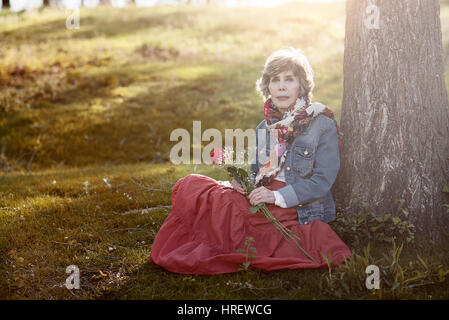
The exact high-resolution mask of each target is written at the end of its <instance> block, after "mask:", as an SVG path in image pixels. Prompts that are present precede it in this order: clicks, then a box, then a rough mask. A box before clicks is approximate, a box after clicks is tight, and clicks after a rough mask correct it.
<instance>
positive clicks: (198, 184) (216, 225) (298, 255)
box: [149, 174, 351, 274]
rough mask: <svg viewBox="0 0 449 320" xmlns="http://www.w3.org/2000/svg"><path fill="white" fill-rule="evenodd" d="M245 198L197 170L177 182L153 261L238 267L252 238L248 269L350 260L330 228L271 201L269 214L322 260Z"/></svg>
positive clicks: (172, 267)
mask: <svg viewBox="0 0 449 320" xmlns="http://www.w3.org/2000/svg"><path fill="white" fill-rule="evenodd" d="M284 186H285V183H284V182H281V181H277V180H273V182H272V183H271V184H269V185H266V186H265V187H266V188H268V189H270V190H277V189H279V188H282V187H284ZM249 206H251V204H250V203H249V201H248V200H247V199H246V198H245V196H243V195H241V194H240V193H238V192H237V191H235V190H233V189H231V188H228V187H226V186H223V185H221V184H219V182H218V181H216V180H214V179H212V178H210V177H207V176H204V175H199V174H189V175H188V176H186V177H184V178H181V179H180V180H178V181H177V182H176V184H175V185H174V187H173V193H172V210H171V212H170V215H169V216H168V217H167V219H166V220H165V222H164V223H163V225H162V227H161V229H160V230H159V232H158V234H157V236H156V238H155V240H154V243H153V245H152V248H151V253H150V257H149V262H153V263H156V264H158V265H159V266H161V267H163V268H165V269H167V270H169V271H172V272H176V273H183V274H220V273H230V272H236V271H238V268H239V267H240V266H241V265H242V263H243V262H245V260H246V259H245V253H239V252H237V249H245V248H246V246H245V240H246V239H247V238H248V237H252V238H254V240H255V241H254V242H252V246H253V247H255V248H256V253H253V252H251V251H250V253H252V254H254V255H255V256H256V258H255V259H250V261H251V265H250V268H251V267H252V268H259V269H263V270H278V269H305V268H319V267H327V263H326V261H325V260H324V259H323V256H322V255H325V256H328V254H330V255H331V263H332V266H336V265H338V264H340V263H342V262H343V261H344V258H349V256H350V255H351V251H350V249H349V248H348V247H347V246H346V245H345V244H344V242H343V241H342V240H341V239H340V238H339V237H338V235H337V234H336V233H335V232H334V231H333V230H332V229H331V228H330V227H329V225H328V224H326V223H324V222H321V221H318V220H314V221H312V222H311V223H310V224H307V225H300V224H299V222H298V215H297V212H296V209H295V207H292V208H281V207H278V206H276V205H274V204H268V205H267V207H268V209H269V210H270V212H271V213H272V214H273V215H274V216H275V217H276V218H277V219H278V220H279V221H280V222H281V223H283V224H284V225H285V226H286V227H287V228H289V229H290V230H291V231H293V232H294V233H295V234H296V235H298V236H299V238H300V240H299V241H298V243H299V244H300V245H301V246H302V247H303V248H304V249H305V250H306V251H307V252H308V253H309V254H310V255H311V256H312V257H313V258H314V259H315V260H316V261H317V262H318V264H316V263H315V262H313V261H312V260H311V259H310V258H308V257H307V256H306V255H305V254H304V253H303V252H301V251H300V249H299V248H298V247H297V246H296V245H295V244H294V242H292V241H287V240H286V239H285V238H283V236H282V235H281V234H280V233H279V231H278V230H277V229H276V228H275V226H274V225H273V224H272V222H270V221H269V220H268V219H267V218H266V217H265V216H263V215H262V214H260V213H251V212H250V211H249V210H248V207H249Z"/></svg>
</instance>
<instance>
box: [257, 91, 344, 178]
mask: <svg viewBox="0 0 449 320" xmlns="http://www.w3.org/2000/svg"><path fill="white" fill-rule="evenodd" d="M319 114H323V115H325V116H327V117H329V118H331V119H332V120H334V123H335V125H336V127H337V132H338V138H339V140H341V139H342V138H343V133H342V131H341V129H340V127H339V126H338V125H337V121H336V120H335V118H334V113H333V112H332V110H331V109H329V108H327V107H326V106H325V105H322V104H321V103H318V102H315V103H311V102H310V99H309V98H308V97H299V98H298V99H297V100H296V102H295V103H294V104H292V105H291V106H289V107H288V109H287V111H286V112H284V113H282V112H281V111H280V110H279V109H278V108H277V107H276V106H275V105H274V104H273V102H272V101H271V98H269V99H268V100H267V101H266V102H265V104H264V115H265V120H266V124H267V129H268V130H270V137H271V139H274V141H275V143H274V146H273V148H272V149H270V155H269V158H268V161H267V162H266V163H265V164H264V165H262V166H261V167H260V169H259V172H258V173H257V175H256V177H255V185H256V187H259V186H262V185H265V184H269V183H270V182H271V181H273V179H274V178H275V177H276V175H277V174H278V173H279V172H280V171H281V169H282V167H283V165H284V163H285V159H286V156H287V153H288V150H289V149H290V146H291V144H292V142H293V140H294V139H295V137H296V136H297V135H300V134H302V133H303V132H304V130H305V129H306V128H307V127H308V125H309V124H310V122H311V121H312V120H313V119H314V118H315V117H317V116H318V115H319ZM306 152H307V151H306Z"/></svg>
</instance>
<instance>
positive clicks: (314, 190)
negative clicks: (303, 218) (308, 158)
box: [277, 121, 340, 208]
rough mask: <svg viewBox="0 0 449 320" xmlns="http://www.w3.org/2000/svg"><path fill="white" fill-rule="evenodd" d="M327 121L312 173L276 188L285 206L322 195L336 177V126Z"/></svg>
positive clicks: (304, 202)
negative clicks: (307, 176)
mask: <svg viewBox="0 0 449 320" xmlns="http://www.w3.org/2000/svg"><path fill="white" fill-rule="evenodd" d="M327 123H328V125H326V128H325V130H324V132H323V133H322V134H321V137H320V139H319V142H318V146H317V149H316V156H315V165H314V168H313V172H312V175H311V176H310V177H309V178H300V180H299V181H297V182H296V183H294V184H289V185H286V186H285V187H283V188H281V189H279V190H277V191H279V192H280V193H281V195H282V197H283V198H284V199H285V202H286V203H287V208H290V207H293V206H296V205H298V204H307V203H308V202H312V201H315V200H317V199H319V198H321V197H324V196H325V195H326V194H327V193H328V192H329V191H330V189H331V187H332V185H333V184H334V182H335V179H336V178H337V174H338V170H339V169H340V153H339V150H338V135H337V127H336V126H335V124H334V123H333V122H331V121H328V122H327Z"/></svg>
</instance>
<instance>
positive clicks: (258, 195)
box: [248, 187, 276, 206]
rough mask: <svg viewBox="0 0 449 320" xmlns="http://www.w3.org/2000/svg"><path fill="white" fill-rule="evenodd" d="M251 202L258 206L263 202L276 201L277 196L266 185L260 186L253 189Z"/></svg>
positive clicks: (250, 196)
mask: <svg viewBox="0 0 449 320" xmlns="http://www.w3.org/2000/svg"><path fill="white" fill-rule="evenodd" d="M248 200H249V203H251V204H252V205H253V206H257V205H258V204H259V203H261V202H265V203H275V202H276V197H275V196H274V192H273V191H271V190H268V189H267V188H265V187H259V188H256V189H254V190H253V192H251V193H250V195H249V197H248Z"/></svg>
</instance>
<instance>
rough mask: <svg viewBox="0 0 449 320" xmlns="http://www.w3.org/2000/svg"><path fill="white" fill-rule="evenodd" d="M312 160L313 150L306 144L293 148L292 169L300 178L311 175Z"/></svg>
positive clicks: (313, 157) (313, 156)
mask: <svg viewBox="0 0 449 320" xmlns="http://www.w3.org/2000/svg"><path fill="white" fill-rule="evenodd" d="M314 160H315V150H314V149H313V148H312V146H310V145H307V144H302V145H296V146H294V148H293V158H292V161H293V164H292V167H293V170H295V171H296V172H298V173H299V174H300V176H301V177H306V176H308V175H310V174H311V173H312V169H313V161H314Z"/></svg>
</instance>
